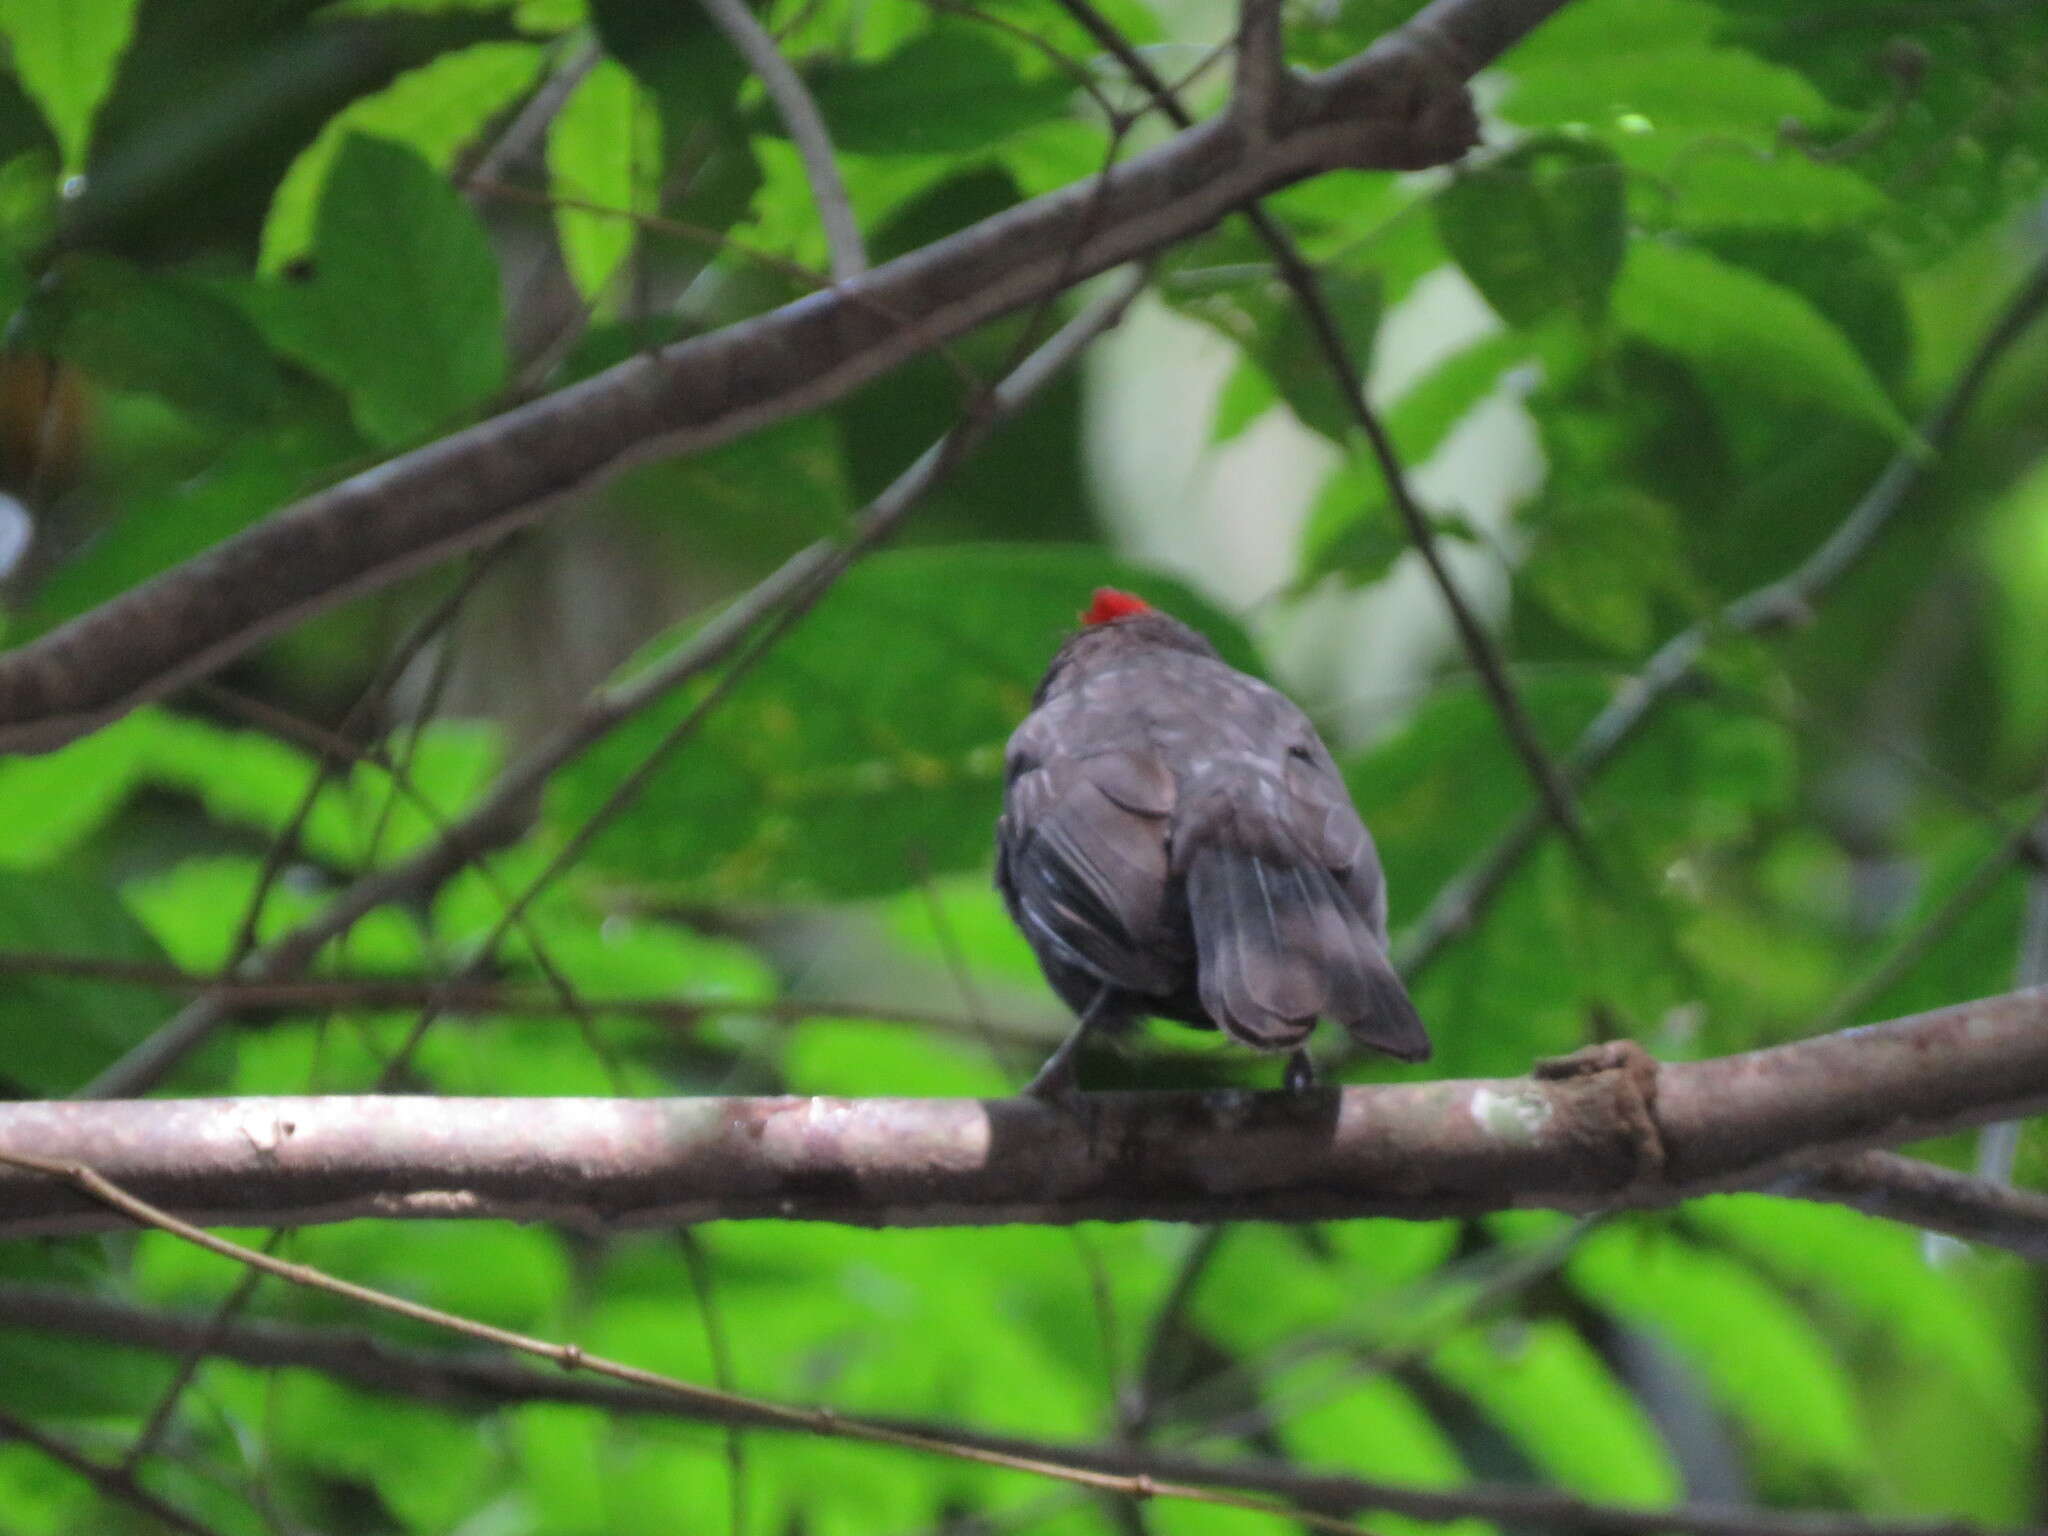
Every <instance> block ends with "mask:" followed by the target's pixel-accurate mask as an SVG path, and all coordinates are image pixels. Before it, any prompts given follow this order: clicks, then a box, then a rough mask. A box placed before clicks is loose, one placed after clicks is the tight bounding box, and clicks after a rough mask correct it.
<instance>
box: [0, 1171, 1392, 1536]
mask: <svg viewBox="0 0 2048 1536" xmlns="http://www.w3.org/2000/svg"><path fill="white" fill-rule="evenodd" d="M0 1163H7V1164H11V1165H12V1166H14V1167H17V1168H21V1169H25V1170H28V1171H31V1172H34V1173H40V1174H43V1175H46V1176H47V1177H49V1178H53V1179H59V1180H62V1181H63V1182H65V1183H68V1184H71V1185H72V1186H74V1187H75V1188H77V1189H78V1190H79V1191H80V1192H82V1193H84V1194H86V1195H88V1196H90V1197H91V1198H92V1199H94V1200H96V1201H99V1202H100V1203H101V1204H103V1205H105V1206H107V1207H109V1208H110V1209H112V1210H114V1211H117V1212H119V1213H120V1214H121V1215H123V1216H125V1217H127V1218H128V1219H129V1220H130V1221H132V1222H135V1223H136V1224H137V1225H140V1226H144V1227H151V1228H154V1229H155V1230H157V1231H159V1232H165V1233H168V1234H170V1235H171V1236H173V1237H177V1238H181V1239H183V1240H184V1241H185V1242H188V1243H190V1244H192V1245H193V1246H194V1247H197V1248H203V1249H205V1250H206V1251H207V1252H208V1253H213V1254H218V1255H219V1256H220V1257H222V1258H224V1259H228V1260H231V1261H232V1262H234V1263H237V1264H242V1265H245V1266H247V1267H249V1268H251V1269H257V1270H261V1271H262V1272H263V1273H265V1274H267V1275H273V1276H275V1277H276V1278H277V1279H280V1280H284V1281H288V1282H289V1283H290V1284H292V1285H297V1286H303V1287H305V1288H306V1289H309V1290H316V1291H324V1292H326V1293H327V1294H329V1295H332V1296H339V1297H341V1298H342V1299H343V1300H346V1301H352V1302H355V1303H357V1304H358V1305H360V1306H366V1307H373V1308H376V1309H377V1310H379V1311H382V1312H389V1313H391V1314H392V1315H393V1316H396V1317H403V1318H406V1319H408V1320H410V1321H412V1322H416V1323H425V1324H427V1325H428V1326H429V1327H433V1328H440V1329H444V1330H446V1331H447V1332H449V1333H455V1334H459V1335H461V1336H462V1337H464V1338H470V1339H475V1340H477V1341H478V1342H480V1343H484V1344H493V1345H496V1346H498V1347H499V1348H501V1349H510V1350H516V1351H517V1352H518V1353H520V1354H524V1355H533V1356H535V1357H537V1358H539V1359H542V1360H547V1361H551V1362H553V1363H554V1364H555V1365H557V1366H560V1367H561V1368H562V1369H563V1370H565V1371H589V1372H591V1373H592V1374H594V1375H599V1376H608V1377H610V1378H612V1379H613V1380H614V1381H620V1382H624V1383H626V1384H628V1385H630V1386H637V1387H644V1388H648V1389H650V1390H652V1391H655V1392H658V1393H662V1394H664V1395H666V1396H668V1397H669V1398H671V1399H672V1400H674V1401H676V1402H678V1403H684V1404H690V1405H694V1406H698V1407H701V1408H704V1409H708V1410H711V1411H714V1412H722V1413H725V1414H728V1415H732V1414H745V1415H747V1416H748V1417H749V1418H751V1419H753V1420H755V1421H756V1422H761V1423H765V1424H769V1425H772V1426H774V1427H776V1428H780V1429H790V1430H797V1431H801V1432H804V1433H807V1434H813V1435H817V1436H820V1437H822V1438H826V1439H835V1440H857V1441H864V1442H867V1443H869V1444H872V1445H888V1446H895V1447H897V1448H898V1449H901V1450H908V1451H919V1452H923V1453H925V1454H927V1455H932V1456H942V1457H946V1458H948V1459H951V1460H954V1461H966V1462H973V1463H976V1464H978V1465H981V1466H988V1467H1000V1468H1002V1469H1004V1470H1006V1471H1011V1472H1025V1473H1030V1474H1032V1475H1035V1476H1038V1477H1046V1478H1051V1479H1053V1480H1055V1481H1057V1482H1063V1483H1072V1484H1074V1485H1075V1486H1077V1487H1082V1488H1095V1489H1101V1490H1103V1491H1105V1492H1109V1493H1119V1494H1124V1495H1126V1496H1128V1497H1131V1498H1168V1499H1179V1500H1183V1501H1186V1502H1188V1503H1194V1504H1209V1505H1213V1506H1216V1507H1219V1508H1223V1509H1242V1510H1248V1511H1251V1512H1253V1513H1257V1514H1266V1515H1274V1516H1278V1517H1281V1518H1284V1519H1290V1520H1296V1521H1299V1522H1300V1523H1301V1524H1303V1525H1306V1526H1308V1527H1310V1528H1311V1529H1313V1530H1320V1531H1330V1532H1335V1533H1338V1536H1367V1533H1365V1532H1363V1531H1362V1529H1361V1528H1360V1527H1359V1526H1357V1525H1354V1524H1352V1523H1351V1522H1349V1521H1346V1520H1339V1519H1336V1518H1334V1517H1332V1516H1328V1515H1323V1514H1318V1513H1316V1512H1315V1511H1312V1510H1305V1509H1297V1508H1293V1507H1291V1506H1289V1505H1287V1504H1283V1503H1279V1502H1276V1501H1274V1500H1270V1499H1255V1498H1248V1497H1245V1496H1243V1495H1239V1494H1232V1493H1224V1492H1219V1491H1217V1490H1215V1489H1211V1488H1198V1487H1195V1486H1193V1485H1192V1484H1186V1483H1177V1482H1164V1481H1161V1480H1159V1479H1157V1478H1154V1477H1151V1476H1148V1475H1146V1474H1143V1473H1139V1474H1135V1475H1126V1474H1119V1473H1109V1472H1097V1471H1093V1470H1091V1469H1089V1468H1086V1467H1082V1466H1078V1465H1074V1464H1071V1463H1067V1462H1062V1461H1058V1460H1055V1459H1051V1458H1047V1457H1033V1456H1018V1455H1012V1454H1010V1453H1008V1452H1005V1451H998V1450H993V1449H990V1448H988V1447H985V1446H980V1445H975V1444H971V1443H969V1442H967V1441H965V1440H957V1439H947V1438H944V1437H942V1436H938V1435H930V1434H923V1433H919V1432H916V1431H911V1430H902V1429H897V1428H895V1427H893V1426H891V1425H888V1424H884V1423H880V1422H878V1421H874V1420H868V1419H855V1418H847V1417H844V1416H842V1415H840V1414H839V1413H837V1412H835V1411H833V1410H832V1409H830V1408H799V1407H795V1406H792V1405H789V1404H785V1403H777V1402H772V1401H770V1400H768V1399H765V1398H758V1397H747V1396H743V1395H741V1394H739V1393H736V1392H726V1391H721V1390H719V1389H718V1388H716V1387H707V1386H703V1385H701V1384H699V1383H696V1382H689V1381H683V1380H681V1379H679V1378H677V1377H674V1376H666V1375H663V1374H662V1373H660V1372H658V1371H650V1370H645V1369H642V1368H641V1367H639V1366H634V1365H628V1364H626V1363H625V1362H624V1361H620V1360H613V1359H611V1358H609V1357H607V1356H604V1355H597V1354H591V1353H590V1352H588V1351H586V1350H584V1349H583V1348H582V1347H581V1346H580V1345H575V1344H557V1343H554V1342H552V1341H551V1340H547V1339H542V1338H537V1337H535V1336H534V1335H532V1334H525V1333H517V1332H515V1331H513V1330H512V1329H510V1328H499V1327H497V1326H495V1325H494V1324H491V1323H485V1322H481V1321H479V1320H477V1319H475V1318H471V1317H464V1316H461V1315H460V1314H458V1313H454V1312H444V1311H441V1310H440V1309H439V1308H436V1307H429V1306H426V1305H423V1304H422V1303H420V1302H416V1301H410V1300H408V1299H406V1298H405V1297H402V1296H394V1295H391V1294H390V1293H389V1292H385V1291H380V1290H376V1289H374V1288H373V1287H370V1286H367V1285H359V1284H357V1283H356V1282H355V1281H353V1280H344V1279H341V1278H340V1277H339V1276H336V1275H330V1274H328V1273H326V1272H325V1271H324V1270H319V1269H315V1268H314V1267H313V1266H311V1265H310V1264H295V1263H291V1262H289V1261H287V1260H284V1259H280V1258H277V1257H276V1256H274V1255H272V1254H266V1253H262V1252H259V1251H258V1250H256V1249H254V1248H247V1247H244V1246H243V1245H242V1244H240V1243H234V1242H230V1241H228V1239H226V1238H224V1237H218V1236H216V1235H215V1234H213V1233H211V1232H208V1231H206V1230H205V1229H204V1228H203V1227H195V1226H193V1225H192V1224H191V1223H190V1222H186V1221H181V1220H179V1219H178V1218H177V1217H176V1216H173V1215H172V1214H171V1213H170V1212H168V1211H165V1210H161V1209H159V1208H158V1207H156V1206H154V1205H151V1204H150V1203H149V1202H148V1201H146V1200H142V1199H138V1198H137V1197H136V1196H134V1195H132V1194H130V1193H128V1191H126V1190H125V1189H122V1188H121V1187H120V1186H119V1185H117V1184H115V1183H113V1182H112V1181H110V1180H108V1179H106V1178H105V1177H103V1176H102V1175H100V1174H99V1173H98V1172H96V1171H95V1170H93V1169H92V1168H89V1167H87V1166H85V1165H84V1164H81V1163H65V1162H60V1161H57V1160H54V1159H51V1158H44V1157H34V1156H30V1155H28V1154H25V1153H19V1152H6V1151H0ZM11 1427H12V1426H11V1425H10V1424H9V1423H8V1421H7V1420H6V1419H5V1418H0V1429H5V1428H11ZM90 1465H91V1464H90V1463H86V1464H85V1467H90ZM81 1470H84V1468H81ZM184 1528H185V1529H190V1530H198V1529H201V1528H198V1527H193V1526H190V1525H187V1526H185V1527H184Z"/></svg>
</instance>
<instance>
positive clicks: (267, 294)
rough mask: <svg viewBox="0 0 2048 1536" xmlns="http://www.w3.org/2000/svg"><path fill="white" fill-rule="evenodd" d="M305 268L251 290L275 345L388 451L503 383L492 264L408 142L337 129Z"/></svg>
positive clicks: (460, 206) (479, 237)
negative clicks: (302, 274) (345, 402)
mask: <svg viewBox="0 0 2048 1536" xmlns="http://www.w3.org/2000/svg"><path fill="white" fill-rule="evenodd" d="M315 235H316V240H315V247H316V254H315V265H314V270H313V272H312V275H311V276H310V277H309V278H308V279H306V280H304V281H302V282H288V283H280V284H275V285H272V286H271V287H270V288H268V289H267V290H264V291H263V292H262V297H261V300H260V302H261V303H262V304H263V316H264V318H265V319H266V320H267V321H268V322H269V326H270V330H271V333H272V335H273V336H274V337H275V338H276V339H277V341H278V342H279V344H280V345H282V346H283V347H285V348H286V349H287V350H289V351H291V352H292V353H293V354H295V355H296V356H298V357H300V358H301V359H303V360H304V361H305V362H306V363H307V364H309V365H310V366H311V367H313V368H315V369H317V370H318V371H319V372H321V373H322V374H324V375H325V376H327V377H328V378H330V379H332V380H333V381H334V382H335V383H336V384H338V385H340V386H341V387H342V389H343V390H344V391H345V392H346V393H347V394H348V397H349V403H350V406H351V408H352V409H353V411H354V413H355V418H356V422H357V424H358V425H359V426H360V427H361V428H362V429H363V431H364V433H365V434H366V435H368V436H369V437H371V438H374V439H376V440H377V441H378V442H381V443H385V444H388V445H392V446H396V445H398V444H402V443H406V442H409V441H412V440H414V439H417V438H420V437H423V436H425V435H427V434H428V433H431V432H433V431H435V430H437V429H440V428H443V427H446V426H448V425H449V424H450V423H451V422H452V421H454V420H455V419H457V418H459V417H460V416H461V415H462V414H463V413H464V412H466V411H468V410H469V409H471V408H473V407H474V406H476V405H478V404H479V403H480V402H482V401H483V400H484V399H485V398H486V397H487V396H489V395H490V394H491V393H492V392H493V391H495V390H496V389H497V388H498V387H499V386H500V385H501V384H502V383H503V382H504V378H505V366H506V354H505V336H504V311H503V307H502V304H501V301H500V298H499V291H498V287H499V285H498V264H497V261H496V259H495V257H494V256H493V255H492V252H491V246H490V242H489V240H488V239H486V238H485V235H484V231H483V227H482V226H481V225H480V224H478V223H477V220H476V215H475V214H473V213H471V212H470V210H469V208H468V207H467V206H466V205H465V204H464V203H463V201H462V200H461V198H459V197H457V196H456V195H455V193H454V191H453V190H452V189H451V188H450V187H449V186H448V184H447V183H446V182H445V181H444V180H442V178H441V177H440V176H439V175H437V174H436V173H435V172H434V171H433V170H432V169H431V168H430V167H429V166H428V165H427V163H426V162H425V161H424V160H422V159H421V158H420V157H419V156H418V155H417V154H415V153H414V152H413V151H412V150H410V149H407V148H405V147H404V146H402V145H399V144H394V143H391V142H390V141H388V140H385V139H375V138H369V137H366V136H364V135H361V134H350V135H348V136H347V137H346V138H345V139H344V140H343V141H342V144H341V147H340V149H339V151H338V152H337V153H336V155H335V159H334V166H333V169H332V170H331V171H330V172H329V174H328V177H327V181H326V184H325V186H324V188H323V190H322V193H321V198H320V212H319V217H318V220H317V224H316V229H315Z"/></svg>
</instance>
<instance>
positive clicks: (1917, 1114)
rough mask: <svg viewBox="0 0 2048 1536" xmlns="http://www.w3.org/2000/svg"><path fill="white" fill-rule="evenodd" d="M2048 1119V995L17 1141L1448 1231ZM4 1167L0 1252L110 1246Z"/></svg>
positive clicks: (804, 1206)
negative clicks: (1068, 1089) (981, 1087)
mask: <svg viewBox="0 0 2048 1536" xmlns="http://www.w3.org/2000/svg"><path fill="white" fill-rule="evenodd" d="M2044 1107H2048V990H2043V989H2036V990H2032V991H2027V992H2015V993H2010V994H2007V995H2006V996H2003V997H1996V998H1990V999H1986V1000H1983V1001H1980V1002H1974V1003H1964V1004H1960V1005H1958V1006H1955V1007H1952V1008H1945V1009H1941V1010H1938V1011H1936V1012H1933V1013H1926V1014H1920V1015H1916V1016H1915V1017H1912V1018H1907V1019H1899V1020H1894V1021H1893V1022H1891V1023H1889V1024H1882V1025H1874V1026H1869V1027H1866V1028H1862V1029H1856V1030H1848V1031H1844V1032H1842V1033H1840V1034H1835V1035H1824V1036H1821V1037H1819V1038H1816V1039H1812V1040H1804V1041H1800V1042H1797V1043H1795V1044H1791V1045H1782V1046H1776V1047H1773V1048H1771V1049H1769V1050H1763V1051H1753V1052H1749V1053H1747V1054H1744V1055H1740V1056H1730V1057H1724V1058H1721V1059H1718V1060H1714V1061H1703V1062H1690V1063H1684V1064H1676V1065H1669V1066H1663V1067H1658V1066H1657V1065H1656V1064H1655V1063H1653V1062H1652V1061H1651V1060H1650V1059H1649V1058H1648V1057H1647V1056H1645V1055H1643V1054H1642V1053H1641V1052H1640V1051H1639V1050H1635V1049H1633V1048H1627V1047H1606V1048H1602V1050H1601V1052H1599V1053H1594V1054H1590V1055H1584V1054H1582V1055H1581V1056H1580V1057H1573V1058H1566V1060H1565V1061H1564V1062H1563V1063H1550V1064H1546V1065H1545V1066H1544V1067H1542V1068H1539V1070H1538V1072H1537V1074H1536V1075H1535V1076H1534V1077H1531V1078H1514V1079H1494V1080H1472V1081H1456V1082H1434V1083H1409V1084H1398V1085H1391V1086H1381V1087H1355V1088H1346V1089H1342V1090H1336V1089H1331V1090H1325V1091H1320V1092H1313V1093H1308V1094H1299V1095H1287V1094H1262V1093H1247V1092H1242V1091H1229V1092H1210V1093H1114V1094H1098V1095H1090V1096H1087V1097H1086V1099H1085V1100H1084V1102H1083V1103H1082V1105H1081V1106H1080V1107H1079V1108H1076V1109H1067V1108H1061V1107H1057V1106H1053V1105H1048V1104H1045V1103H1041V1102H1038V1101H1035V1100H1031V1099H1023V1098H1019V1099H1001V1100H974V1099H864V1100H849V1099H827V1098H763V1099H716V1098H706V1099H653V1100H619V1099H441V1098H377V1097H337V1098H262V1099H255V1098H252V1099H190V1100H177V1101H154V1100H151V1101H131V1102H116V1103H83V1102H75V1101H74V1102H66V1103H30V1104H9V1105H4V1106H0V1150H7V1151H13V1152H17V1153H21V1154H24V1155H32V1156H35V1157H38V1158H42V1159H45V1160H53V1161H56V1162H62V1163H75V1164H82V1165H86V1166H89V1167H91V1168H93V1169H95V1170H97V1171H98V1172H99V1173H101V1174H103V1175H104V1176H105V1177H106V1178H108V1179H110V1180H112V1181H113V1182H115V1183H116V1184H118V1185H120V1186H122V1187H123V1188H125V1189H129V1190H132V1191H133V1192H134V1193H135V1194H137V1195H139V1196H141V1197H142V1198H144V1199H146V1200H149V1201H152V1202H154V1203H156V1204H159V1205H162V1206H164V1207H167V1208H169V1209H172V1210H175V1211H177V1212H179V1213H181V1214H184V1215H185V1216H187V1217H188V1218H189V1219H190V1220H193V1221H197V1222H201V1223H231V1224H236V1225H253V1226H307V1225H311V1224H314V1223H319V1222H330V1221H342V1220H347V1219H350V1218H354V1217H361V1216H389V1217H459V1216H474V1217H506V1218H511V1219H515V1220H544V1221H554V1222H560V1223H563V1224H566V1225H572V1226H578V1227H584V1228H606V1227H629V1226H660V1225H673V1224H680V1223H690V1222H699V1221H707V1220H716V1219H736V1218H747V1217H786V1218H798V1219H808V1220H822V1221H839V1222H847V1223H851V1224H856V1225H863V1226H938V1225H963V1226H964V1225H983V1224H994V1223H1002V1222H1047V1223H1066V1222H1074V1221H1083V1220H1139V1219H1155V1220H1174V1221H1221V1220H1233V1219H1263V1220H1309V1219H1324V1218H1333V1217H1344V1216H1367V1215H1387V1216H1401V1217H1412V1218H1425V1217H1440V1216H1447V1215H1461V1214H1472V1213H1477V1212H1483V1211H1493V1210H1501V1209H1506V1208H1509V1207H1521V1206H1537V1207H1548V1208H1553V1209H1561V1210H1600V1209H1612V1208H1614V1207H1617V1206H1635V1205H1660V1204H1666V1203H1669V1202H1672V1201H1675V1200H1680V1199H1684V1198H1687V1197H1689V1196H1692V1195H1696V1194H1702V1193H1706V1192H1709V1191H1712V1190H1720V1189H1732V1188H1740V1187H1753V1186H1756V1185H1759V1184H1768V1183H1769V1182H1770V1181H1772V1180H1774V1179H1776V1178H1778V1177H1780V1176H1781V1175H1784V1174H1786V1173H1789V1172H1793V1171H1796V1170H1797V1169H1798V1168H1799V1167H1800V1166H1802V1164H1803V1163H1805V1162H1807V1161H1809V1160H1810V1159H1812V1158H1813V1157H1814V1156H1815V1155H1816V1154H1823V1153H1842V1152H1853V1151H1859V1150H1863V1149H1866V1148H1871V1147H1880V1146H1890V1145H1897V1144H1899V1143H1902V1142H1909V1141H1914V1140H1918V1139H1921V1138H1923V1137H1927V1136H1933V1135H1938V1134H1942V1133H1945V1132H1948V1131H1951V1130H1955V1129H1958V1128H1961V1127H1965V1126H1971V1125H1981V1124H1985V1123H1987V1122H1990V1121H1993V1120H2002V1119H2010V1118H2013V1117H2014V1116H2018V1115H2027V1114H2034V1113H2037V1112H2039V1111H2040V1110H2042V1109H2043V1108H2044ZM121 1224H122V1223H121V1221H120V1219H119V1218H117V1217H115V1216H114V1215H112V1214H111V1213H110V1212H109V1211H107V1210H106V1209H104V1208H103V1207H101V1206H99V1205H96V1204H94V1203H93V1202H92V1201H90V1200H88V1199H86V1198H84V1197H83V1196H82V1195H81V1194H80V1193H79V1192H78V1191H77V1190H74V1189H71V1188H68V1187H66V1186H64V1185H63V1184H61V1183H57V1182H54V1181H52V1180H50V1179H47V1178H43V1177H39V1176H37V1175H35V1174H32V1173H28V1172H25V1171H0V1236H20V1235H29V1234H35V1233H45V1232H83V1231H104V1230H107V1229H109V1228H111V1227H117V1226H119V1225H121Z"/></svg>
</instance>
